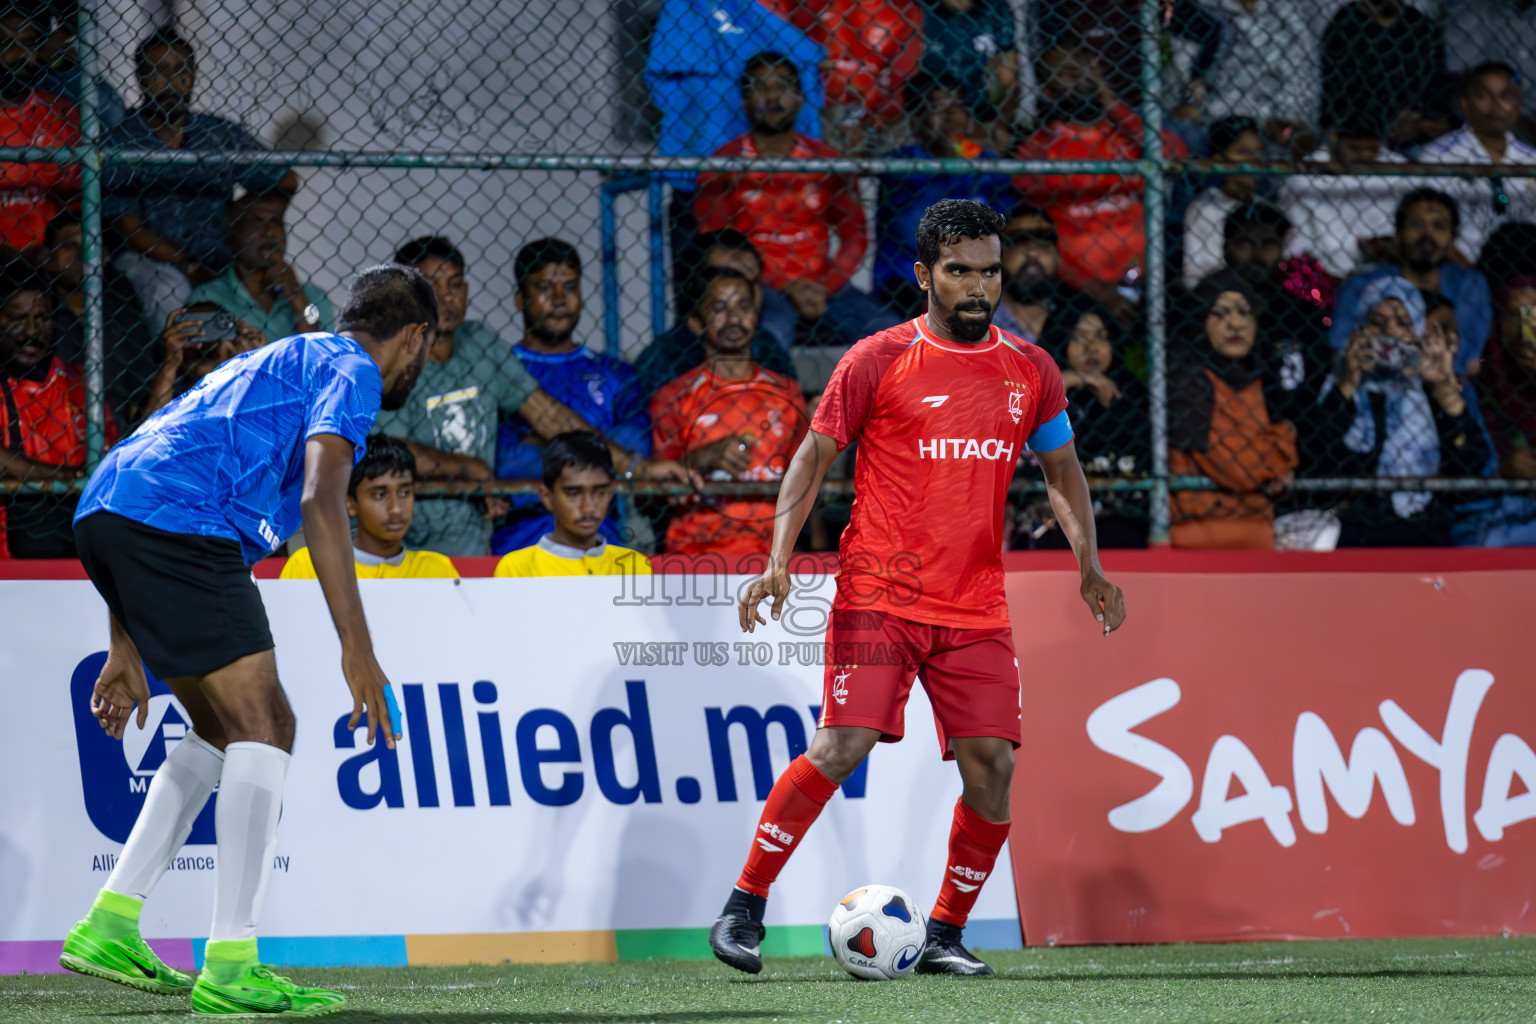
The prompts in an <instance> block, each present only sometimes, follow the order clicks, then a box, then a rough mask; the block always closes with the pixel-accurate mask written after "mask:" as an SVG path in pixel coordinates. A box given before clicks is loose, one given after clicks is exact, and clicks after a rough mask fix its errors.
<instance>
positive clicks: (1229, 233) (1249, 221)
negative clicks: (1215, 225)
mask: <svg viewBox="0 0 1536 1024" xmlns="http://www.w3.org/2000/svg"><path fill="white" fill-rule="evenodd" d="M1253 226H1258V227H1267V228H1274V229H1275V234H1277V235H1279V236H1280V238H1281V240H1282V241H1283V240H1284V239H1285V236H1286V235H1288V234H1290V233H1291V219H1290V218H1289V217H1287V216H1286V215H1285V212H1284V211H1283V210H1281V209H1280V207H1278V206H1276V205H1275V204H1274V203H1265V202H1257V203H1244V204H1243V205H1241V206H1238V207H1234V208H1233V210H1232V212H1231V213H1229V214H1227V219H1226V220H1225V221H1223V222H1222V225H1221V240H1222V243H1223V244H1226V245H1230V244H1231V243H1232V240H1233V239H1234V238H1236V237H1237V236H1238V235H1240V234H1242V233H1243V232H1244V231H1247V230H1248V229H1249V228H1250V227H1253Z"/></svg>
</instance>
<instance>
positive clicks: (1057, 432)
mask: <svg viewBox="0 0 1536 1024" xmlns="http://www.w3.org/2000/svg"><path fill="white" fill-rule="evenodd" d="M1070 440H1072V421H1071V420H1069V419H1068V418H1067V410H1065V409H1063V410H1061V412H1059V413H1057V414H1056V418H1055V419H1053V420H1051V421H1050V422H1049V423H1042V424H1041V425H1040V429H1039V430H1037V431H1035V432H1034V433H1033V434H1030V435H1029V450H1030V451H1032V452H1053V451H1055V450H1056V449H1057V448H1060V447H1062V446H1063V445H1065V444H1066V443H1067V442H1068V441H1070Z"/></svg>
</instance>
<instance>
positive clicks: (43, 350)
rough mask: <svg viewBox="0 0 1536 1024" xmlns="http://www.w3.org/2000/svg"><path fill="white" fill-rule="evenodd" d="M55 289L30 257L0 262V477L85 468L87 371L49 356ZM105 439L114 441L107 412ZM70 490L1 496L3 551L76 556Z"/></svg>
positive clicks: (44, 476)
mask: <svg viewBox="0 0 1536 1024" xmlns="http://www.w3.org/2000/svg"><path fill="white" fill-rule="evenodd" d="M53 342H54V322H53V292H52V290H50V289H49V287H48V282H47V281H46V280H44V278H43V277H42V276H41V275H40V274H38V273H37V272H36V271H35V270H33V269H32V267H31V265H30V264H27V263H25V262H23V261H21V260H16V261H14V262H12V263H10V264H9V265H6V266H3V267H0V478H3V479H10V480H25V481H30V482H32V483H47V482H49V481H53V482H66V483H67V482H69V481H73V480H78V479H79V478H80V477H82V476H84V475H85V410H86V406H85V375H84V373H83V371H82V370H81V369H80V367H79V366H78V365H76V364H74V363H66V362H64V360H62V359H60V358H59V357H58V356H56V355H54V349H53ZM105 415H106V431H107V434H106V439H107V443H108V444H110V443H112V442H113V441H115V440H117V427H116V424H115V423H114V422H113V420H112V414H111V413H110V412H108V413H106V414H105ZM77 500H78V499H77V498H76V497H75V496H73V495H55V494H30V495H19V494H18V495H12V496H11V497H9V498H6V499H3V501H0V558H74V557H75V539H74V537H75V535H74V529H73V527H72V525H71V521H72V520H73V519H74V515H75V505H76V503H77Z"/></svg>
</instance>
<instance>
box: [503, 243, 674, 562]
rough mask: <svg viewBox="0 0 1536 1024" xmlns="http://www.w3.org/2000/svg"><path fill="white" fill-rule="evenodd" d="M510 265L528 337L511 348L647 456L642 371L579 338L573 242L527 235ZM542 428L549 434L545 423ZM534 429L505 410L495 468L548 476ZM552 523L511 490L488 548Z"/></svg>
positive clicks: (537, 376)
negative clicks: (503, 517)
mask: <svg viewBox="0 0 1536 1024" xmlns="http://www.w3.org/2000/svg"><path fill="white" fill-rule="evenodd" d="M513 270H514V273H515V274H516V276H517V294H516V300H515V301H516V304H517V308H518V311H519V312H521V313H522V314H523V326H524V330H523V340H522V341H521V342H520V343H519V344H518V345H516V346H515V347H514V349H513V352H514V353H515V355H516V356H517V359H518V361H519V362H521V363H522V364H523V366H524V367H526V368H527V370H528V372H529V373H530V374H531V375H532V376H533V379H534V380H535V381H537V382H538V384H539V388H540V390H541V391H542V392H544V393H545V394H546V395H548V396H549V398H552V399H553V400H554V401H556V402H558V403H560V404H561V405H562V406H564V407H565V408H566V409H567V410H568V415H571V416H573V417H574V418H575V421H576V422H578V423H581V424H583V426H584V427H587V428H590V429H592V430H595V431H597V432H598V433H599V434H601V435H602V436H603V438H604V439H605V440H606V441H608V442H609V443H610V444H612V445H616V446H618V447H619V448H620V449H622V450H624V451H626V452H629V453H631V455H632V456H633V457H635V458H640V459H643V458H645V457H646V456H648V455H649V454H650V451H651V433H650V431H651V424H650V418H649V417H648V416H647V415H646V412H645V393H644V392H643V391H642V390H641V387H640V380H639V378H638V377H636V376H635V372H634V370H632V369H631V368H630V367H629V365H628V364H627V363H623V362H620V361H619V360H618V359H615V358H613V357H612V356H608V355H604V354H602V353H598V352H593V351H592V350H591V349H589V348H586V347H585V346H583V345H581V344H579V343H578V342H577V341H576V339H575V337H574V335H575V331H576V324H577V322H578V321H579V320H580V319H581V260H580V257H579V256H578V255H577V252H576V249H575V247H574V246H572V245H570V244H569V243H567V242H562V241H560V240H558V239H553V238H541V239H538V240H536V241H533V242H529V243H528V244H527V245H525V246H523V248H522V249H521V250H519V251H518V254H517V258H516V260H515V261H514V265H513ZM543 433H544V436H546V437H547V436H549V435H548V431H547V430H546V431H544V432H543ZM530 434H532V436H530ZM537 436H538V434H537V433H534V432H533V431H532V428H531V426H530V424H529V422H528V418H527V417H526V416H524V415H522V414H521V413H517V414H513V415H510V416H507V417H506V418H505V419H504V420H503V421H502V423H501V426H500V427H499V428H498V430H497V441H496V475H497V476H498V477H500V478H502V479H523V480H540V479H543V475H544V454H543V447H542V445H540V444H539V443H537V441H536V440H535V439H534V438H536V437H537ZM613 515H614V514H613V512H612V511H610V513H609V516H608V517H607V518H606V519H605V522H604V526H603V536H604V537H607V538H609V539H610V540H614V541H617V540H618V539H619V536H618V525H617V521H616V520H615V519H614V518H613ZM552 529H554V517H553V516H552V515H550V514H549V512H547V511H546V510H545V509H544V506H543V505H542V504H541V503H540V502H539V500H538V499H537V498H535V497H533V496H532V495H519V496H516V497H513V498H512V499H511V511H510V512H509V513H508V515H507V520H506V522H505V524H504V525H502V526H501V527H499V528H498V529H497V530H496V531H495V533H494V534H492V536H491V552H492V553H493V554H497V555H504V554H506V553H507V552H509V551H515V550H517V549H518V548H525V547H528V546H529V545H530V544H537V543H538V540H539V538H540V537H542V536H544V534H546V533H548V532H550V531H551V530H552Z"/></svg>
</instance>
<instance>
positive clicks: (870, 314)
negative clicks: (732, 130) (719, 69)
mask: <svg viewBox="0 0 1536 1024" xmlns="http://www.w3.org/2000/svg"><path fill="white" fill-rule="evenodd" d="M804 102H805V99H804V97H803V96H801V94H800V72H799V69H798V68H796V67H795V65H794V64H793V63H792V62H791V61H790V59H789V58H788V57H785V56H784V55H783V54H781V53H771V52H764V53H759V54H756V55H755V56H753V57H752V58H751V59H750V60H748V61H747V66H746V68H745V69H744V70H743V71H742V73H741V104H742V109H743V110H744V111H745V112H746V115H747V123H748V124H750V125H751V126H752V128H751V130H750V131H748V132H747V133H746V134H744V135H738V136H737V137H736V138H734V139H732V140H731V141H730V142H727V143H726V144H725V145H723V146H721V147H720V148H719V149H717V150H716V151H715V153H714V155H715V156H734V157H775V158H780V159H783V158H786V157H787V158H792V159H807V158H812V157H820V158H828V157H837V156H838V155H839V154H838V152H837V150H835V149H833V148H832V147H831V146H828V145H825V144H823V143H820V142H817V141H816V140H815V139H813V138H811V137H810V136H807V135H801V134H799V133H798V132H796V131H795V117H796V116H797V115H798V114H799V113H800V107H801V105H802V104H803V103H804ZM693 209H694V216H695V217H696V218H697V220H698V224H699V230H700V231H719V230H720V229H721V228H735V229H737V230H738V231H741V232H742V233H743V234H745V235H746V236H747V237H748V238H750V239H751V240H752V244H753V245H754V246H756V247H757V251H758V252H759V253H761V254H762V257H763V284H765V285H767V286H768V287H769V288H772V289H775V290H777V291H781V292H783V293H784V295H785V297H786V298H788V299H789V301H790V303H791V304H792V305H793V306H794V307H795V309H796V310H797V311H798V312H799V314H800V319H801V321H802V322H806V323H815V322H816V321H825V327H826V328H827V329H828V330H830V331H831V332H832V333H833V334H835V335H837V336H838V337H839V338H840V339H842V340H844V341H849V342H851V341H855V340H857V339H859V338H862V337H864V336H865V335H866V334H871V333H873V332H875V331H882V330H884V329H886V328H887V327H894V326H895V325H896V322H897V321H896V318H895V317H894V316H892V315H891V314H890V313H889V312H887V311H886V310H885V309H884V308H883V307H882V306H881V305H880V304H879V303H878V302H876V301H875V300H874V299H872V298H871V297H870V296H869V295H868V294H866V293H865V292H862V291H859V289H857V288H855V287H853V285H851V284H849V283H848V282H849V278H851V277H852V276H853V275H854V274H855V273H856V272H857V271H858V269H859V264H860V263H862V262H863V261H864V253H865V252H866V251H867V250H868V248H869V237H868V232H867V230H866V228H865V221H864V207H863V204H862V203H861V202H860V200H859V186H858V179H856V178H851V177H846V176H842V175H837V174H764V173H758V172H748V173H746V174H701V175H699V190H698V195H697V196H696V197H695V198H694V201H693ZM834 242H835V243H836V248H835V250H834Z"/></svg>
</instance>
